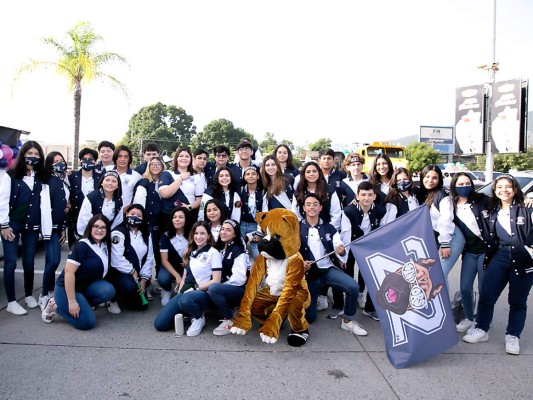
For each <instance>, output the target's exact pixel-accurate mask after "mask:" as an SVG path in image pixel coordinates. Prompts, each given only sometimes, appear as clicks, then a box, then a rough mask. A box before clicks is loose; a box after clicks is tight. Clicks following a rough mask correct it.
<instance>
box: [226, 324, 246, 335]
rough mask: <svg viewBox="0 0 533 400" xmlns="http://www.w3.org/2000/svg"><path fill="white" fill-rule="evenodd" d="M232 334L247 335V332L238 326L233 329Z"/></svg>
mask: <svg viewBox="0 0 533 400" xmlns="http://www.w3.org/2000/svg"><path fill="white" fill-rule="evenodd" d="M230 332H231V333H233V334H234V335H246V331H245V330H244V329H241V328H237V327H236V326H233V327H231V329H230Z"/></svg>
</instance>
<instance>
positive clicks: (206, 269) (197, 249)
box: [154, 221, 222, 336]
mask: <svg viewBox="0 0 533 400" xmlns="http://www.w3.org/2000/svg"><path fill="white" fill-rule="evenodd" d="M214 244H215V242H214V240H213V236H211V230H210V228H209V225H208V224H207V222H205V221H203V222H200V221H198V222H196V223H195V224H194V225H193V226H192V228H191V234H190V235H189V245H188V247H187V251H186V253H185V258H184V262H185V271H184V273H183V279H182V280H181V283H180V286H179V290H178V294H177V295H176V296H175V297H174V298H173V299H172V300H170V301H169V302H168V304H167V305H166V306H164V307H163V308H162V309H161V311H160V312H159V314H158V315H157V317H156V319H155V321H154V327H155V329H157V330H158V331H161V332H162V331H168V330H171V329H173V328H174V316H175V315H176V314H178V313H181V312H187V313H189V314H191V316H192V321H191V326H190V327H189V329H188V330H187V336H198V335H199V334H200V333H201V332H202V329H203V328H204V326H205V317H204V312H205V310H206V309H207V307H208V306H209V301H210V297H209V295H208V294H207V290H208V289H209V287H210V286H211V285H212V284H214V283H220V280H221V277H222V258H221V256H220V253H219V252H218V251H217V250H216V249H215V247H214Z"/></svg>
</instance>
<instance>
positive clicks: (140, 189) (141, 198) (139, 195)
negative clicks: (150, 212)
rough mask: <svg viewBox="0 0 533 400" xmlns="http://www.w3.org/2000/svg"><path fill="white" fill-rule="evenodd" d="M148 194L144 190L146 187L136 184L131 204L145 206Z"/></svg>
mask: <svg viewBox="0 0 533 400" xmlns="http://www.w3.org/2000/svg"><path fill="white" fill-rule="evenodd" d="M147 196H148V193H147V192H146V188H145V187H144V186H141V185H137V189H136V190H135V193H134V195H133V201H132V204H140V205H141V206H143V207H144V208H146V197H147Z"/></svg>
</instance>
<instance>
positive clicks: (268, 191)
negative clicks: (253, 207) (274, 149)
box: [261, 156, 294, 211]
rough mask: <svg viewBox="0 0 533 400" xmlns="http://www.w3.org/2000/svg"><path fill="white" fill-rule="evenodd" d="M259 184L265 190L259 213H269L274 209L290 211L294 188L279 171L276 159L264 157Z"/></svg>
mask: <svg viewBox="0 0 533 400" xmlns="http://www.w3.org/2000/svg"><path fill="white" fill-rule="evenodd" d="M261 182H262V184H263V188H264V190H265V197H264V200H263V209H262V210H261V211H270V210H272V209H274V208H286V209H287V210H291V209H292V198H293V196H294V187H293V185H292V182H291V181H290V180H289V179H288V178H287V177H286V176H285V174H284V173H283V171H282V170H281V167H280V165H279V162H278V160H277V158H276V157H273V156H266V157H265V159H264V161H263V166H262V168H261Z"/></svg>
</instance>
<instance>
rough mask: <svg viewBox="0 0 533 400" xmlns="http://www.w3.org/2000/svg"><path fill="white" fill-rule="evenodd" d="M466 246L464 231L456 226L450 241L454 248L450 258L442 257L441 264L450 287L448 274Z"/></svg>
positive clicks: (447, 285)
mask: <svg viewBox="0 0 533 400" xmlns="http://www.w3.org/2000/svg"><path fill="white" fill-rule="evenodd" d="M464 247H465V237H464V235H463V232H461V230H460V229H459V228H458V227H455V230H454V231H453V235H452V240H451V241H450V248H451V250H452V252H451V254H450V256H449V257H448V258H442V257H440V252H439V258H440V265H441V266H442V273H443V274H444V279H445V280H446V287H447V288H448V289H449V288H450V285H449V284H448V274H449V273H450V271H451V270H452V268H453V266H454V265H455V263H456V262H457V260H458V259H459V256H460V255H461V253H462V252H463V249H464Z"/></svg>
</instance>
